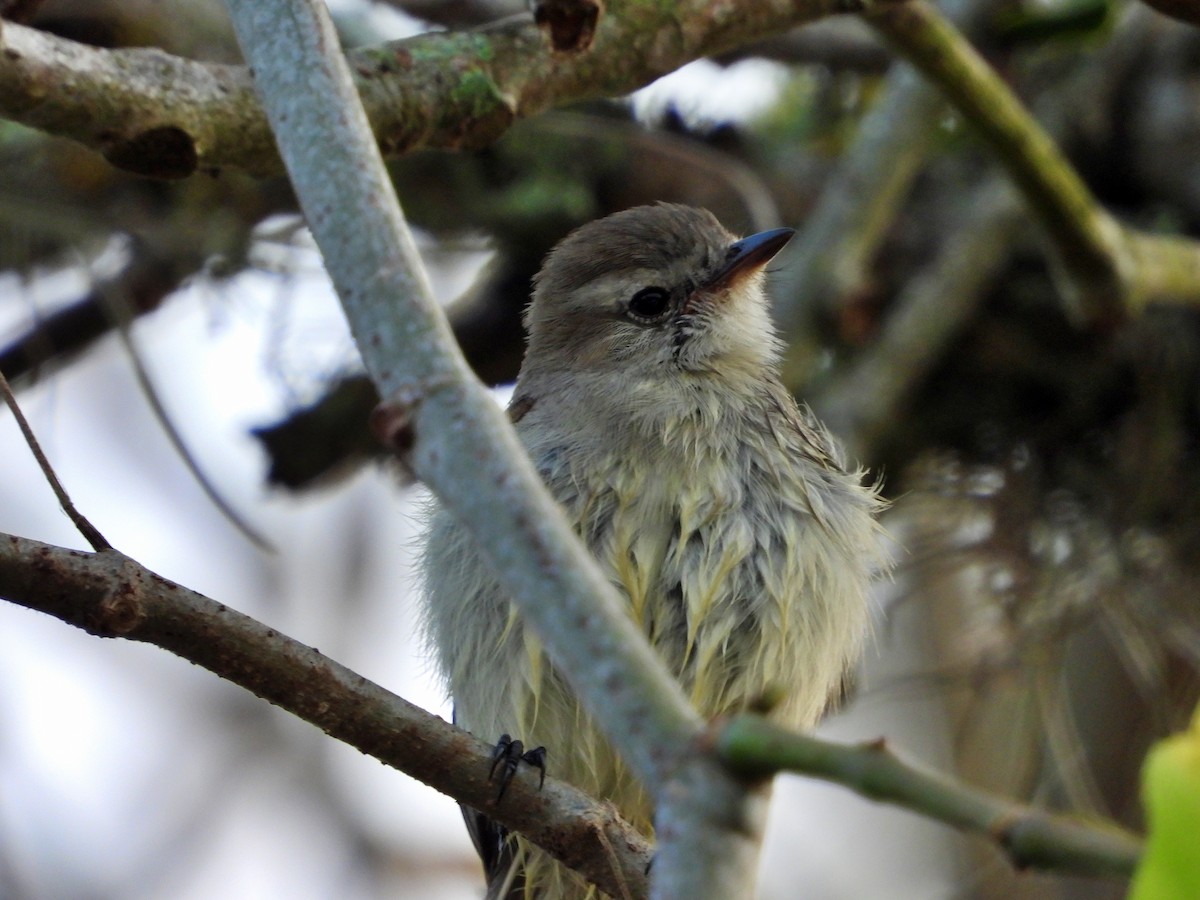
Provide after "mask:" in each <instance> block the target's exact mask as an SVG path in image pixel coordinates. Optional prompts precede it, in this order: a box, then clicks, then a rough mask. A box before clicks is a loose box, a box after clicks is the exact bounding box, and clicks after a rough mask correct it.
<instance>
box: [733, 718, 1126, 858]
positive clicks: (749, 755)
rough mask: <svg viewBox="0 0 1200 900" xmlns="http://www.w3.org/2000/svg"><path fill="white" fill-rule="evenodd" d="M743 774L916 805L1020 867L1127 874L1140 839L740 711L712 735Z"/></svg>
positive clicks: (882, 748) (883, 751)
mask: <svg viewBox="0 0 1200 900" xmlns="http://www.w3.org/2000/svg"><path fill="white" fill-rule="evenodd" d="M713 739H714V741H715V742H716V746H717V750H718V752H719V753H720V755H721V757H722V759H724V760H725V762H726V763H727V764H728V765H729V766H730V768H731V769H733V770H734V771H735V772H738V773H739V774H741V775H744V776H746V777H751V778H765V777H769V776H771V775H774V774H776V773H778V772H783V771H788V772H798V773H800V774H802V775H811V776H813V777H816V778H821V779H824V780H826V781H833V782H836V783H837V784H842V785H845V786H846V787H849V788H852V789H853V790H855V791H856V792H858V793H860V794H862V795H863V796H865V797H869V798H871V799H873V800H878V801H880V802H883V803H891V804H894V805H897V806H902V807H904V808H905V809H910V810H913V811H914V812H918V813H921V814H922V815H924V816H927V817H929V818H932V819H936V820H938V821H940V822H944V823H946V824H947V825H952V826H954V827H955V828H959V829H962V830H964V831H972V832H976V833H979V834H982V835H984V836H985V837H987V838H989V839H991V840H993V841H995V842H996V843H997V844H999V846H1000V847H1001V848H1002V849H1003V850H1004V851H1005V853H1007V854H1008V856H1009V858H1010V859H1011V860H1012V863H1013V865H1015V866H1017V867H1019V868H1037V869H1047V870H1052V871H1057V872H1063V873H1073V874H1082V875H1107V876H1118V877H1128V876H1130V875H1131V874H1132V873H1133V870H1134V868H1135V867H1136V865H1137V861H1138V858H1139V857H1140V855H1141V840H1140V839H1139V838H1138V837H1137V836H1136V835H1133V834H1131V833H1130V832H1128V831H1126V830H1125V829H1123V828H1121V827H1120V826H1119V825H1117V824H1116V823H1113V822H1105V821H1095V822H1085V821H1083V820H1081V819H1076V818H1072V817H1068V816H1063V815H1054V814H1052V813H1048V812H1045V811H1042V810H1038V809H1034V808H1032V807H1029V806H1024V805H1022V804H1020V803H1017V802H1015V801H1012V800H1008V799H1005V798H1003V797H998V796H995V795H994V794H989V793H988V792H986V791H982V790H979V789H977V788H973V787H970V786H968V785H964V784H961V783H958V782H955V781H954V780H952V779H950V778H948V777H947V776H945V775H942V774H939V773H937V772H932V771H929V770H926V769H920V768H917V767H916V766H914V765H911V764H909V763H905V762H903V761H902V760H900V759H899V758H898V757H897V756H896V755H895V754H894V753H892V751H891V750H889V749H888V748H887V746H886V745H885V744H884V742H883V741H874V742H872V743H868V744H860V745H857V746H847V745H843V744H834V743H830V742H828V741H822V740H819V739H817V738H813V737H808V736H806V735H799V734H793V733H791V732H788V731H785V730H784V729H782V728H779V727H777V726H775V725H771V724H770V723H768V722H766V721H765V720H763V719H760V718H757V717H752V716H740V717H738V718H736V719H733V720H732V721H730V722H728V723H726V724H725V725H724V726H723V727H720V728H719V729H718V730H717V731H716V733H715V735H714V737H713Z"/></svg>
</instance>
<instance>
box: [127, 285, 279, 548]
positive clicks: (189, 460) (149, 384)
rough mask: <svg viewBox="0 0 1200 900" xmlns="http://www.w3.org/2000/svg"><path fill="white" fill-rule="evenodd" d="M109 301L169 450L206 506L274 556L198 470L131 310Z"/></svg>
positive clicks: (264, 542)
mask: <svg viewBox="0 0 1200 900" xmlns="http://www.w3.org/2000/svg"><path fill="white" fill-rule="evenodd" d="M108 299H109V301H110V303H111V304H112V305H113V306H115V307H117V309H118V311H119V313H120V321H119V323H118V327H117V333H118V334H119V335H120V337H121V345H122V346H123V347H124V348H125V355H126V356H127V357H129V363H130V365H132V366H133V374H134V377H135V378H136V379H137V383H138V387H139V388H141V391H142V396H143V397H145V398H146V402H147V403H149V404H150V411H151V412H152V413H153V414H154V418H155V420H156V421H157V422H158V425H159V427H160V428H162V430H163V433H164V434H165V435H166V436H167V440H168V441H170V442H171V446H172V447H173V448H174V449H175V452H176V453H177V454H179V458H180V459H181V460H182V461H183V464H184V466H185V467H186V468H187V470H188V471H189V472H191V473H192V478H194V479H195V480H196V484H198V485H199V486H200V490H202V491H203V492H204V496H206V497H208V499H209V502H210V503H212V505H213V506H215V507H216V508H217V511H218V512H220V513H221V515H222V516H224V517H225V520H226V521H227V522H229V524H230V525H232V526H233V527H234V528H236V529H237V530H238V532H239V533H240V534H241V535H242V537H244V538H245V539H246V540H248V541H249V542H250V543H251V544H253V545H254V546H255V547H257V548H258V549H259V550H261V551H262V552H264V553H274V552H276V551H275V547H274V545H272V544H271V542H270V541H268V540H267V539H266V538H265V537H263V536H262V535H261V534H259V533H258V532H257V531H256V530H255V529H254V528H253V526H251V525H250V523H249V522H247V521H246V520H245V518H243V517H242V515H241V513H239V512H238V511H237V510H236V509H234V508H233V505H232V504H231V503H230V502H229V501H228V500H226V499H225V497H224V496H223V495H222V494H221V492H220V491H219V490H217V486H216V485H215V484H213V483H212V479H210V478H209V477H208V475H207V473H205V471H204V470H203V469H202V468H201V467H200V462H199V461H198V460H197V459H196V457H195V455H194V454H193V453H192V451H191V448H190V447H188V445H187V442H186V441H184V439H183V435H182V434H180V433H179V429H178V428H176V427H175V422H174V420H173V419H172V418H171V414H170V413H169V412H167V408H166V406H164V405H163V402H162V397H161V396H160V395H159V393H158V388H157V387H156V386H155V384H154V379H152V378H151V377H150V372H149V371H148V370H147V369H146V362H145V360H143V359H142V355H141V353H140V352H139V351H138V348H137V345H136V344H135V343H134V340H133V334H132V329H131V327H130V325H131V320H132V317H133V315H134V313H133V310H132V309H130V308H129V304H127V303H124V302H123V301H122V299H120V298H118V297H109V298H108Z"/></svg>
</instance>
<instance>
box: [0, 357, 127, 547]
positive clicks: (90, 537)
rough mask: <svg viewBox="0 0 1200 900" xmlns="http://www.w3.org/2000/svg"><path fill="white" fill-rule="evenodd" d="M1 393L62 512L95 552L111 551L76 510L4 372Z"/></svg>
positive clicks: (0, 381)
mask: <svg viewBox="0 0 1200 900" xmlns="http://www.w3.org/2000/svg"><path fill="white" fill-rule="evenodd" d="M0 392H3V393H4V402H5V403H7V404H8V408H9V409H11V410H12V414H13V417H14V418H15V419H16V420H17V426H18V427H19V428H20V429H21V434H22V435H24V436H25V443H26V444H28V445H29V449H30V451H31V452H32V453H33V458H34V459H36V460H37V463H38V466H40V467H41V470H42V474H43V475H45V476H46V481H48V482H49V483H50V489H51V490H53V491H54V496H55V497H57V498H58V505H59V506H61V507H62V511H63V512H65V513H66V514H67V518H68V519H70V520H71V522H72V524H73V525H74V526H75V527H76V528H77V529H79V533H80V534H82V535H83V537H84V539H85V540H86V541H87V542H88V544H89V545H91V548H92V549H93V550H95V551H96V552H99V551H101V550H111V549H112V544H110V543H109V542H108V540H107V539H106V538H105V537H104V535H102V534H101V533H100V530H99V529H98V528H97V527H96V526H95V525H93V524H92V523H91V522H89V521H88V520H87V517H86V516H84V514H83V513H81V512H80V511H79V510H78V509H76V508H75V504H74V503H72V502H71V498H70V497H69V496H68V495H67V491H66V489H65V488H64V487H63V486H62V482H61V481H59V480H58V476H57V475H55V474H54V467H53V466H51V465H50V460H48V459H47V458H46V454H45V453H43V452H42V445H41V444H39V443H38V439H37V437H35V436H34V433H33V429H32V428H30V427H29V421H28V420H27V419H26V418H25V414H24V413H23V412H21V406H20V404H18V403H17V398H16V397H15V396H14V395H13V392H12V388H11V387H10V386H9V383H8V379H7V378H5V377H4V373H3V372H0Z"/></svg>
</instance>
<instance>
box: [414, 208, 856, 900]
mask: <svg viewBox="0 0 1200 900" xmlns="http://www.w3.org/2000/svg"><path fill="white" fill-rule="evenodd" d="M788 236H790V232H787V231H784V230H780V231H777V232H767V233H764V234H762V235H755V236H752V237H750V238H747V239H745V240H744V241H741V242H738V241H736V240H735V238H734V237H733V236H732V235H730V234H729V233H728V232H727V231H726V230H725V229H724V228H723V227H721V225H720V224H719V223H718V222H717V221H716V219H715V218H713V216H712V215H711V214H709V213H707V212H704V211H702V210H697V209H692V208H689V207H684V206H673V205H666V204H662V205H658V206H650V207H639V208H636V209H631V210H627V211H625V212H621V213H617V214H616V215H613V216H609V217H608V218H606V219H602V220H600V221H597V222H593V223H591V224H589V225H585V226H584V227H582V228H580V229H579V230H577V231H575V232H574V233H573V234H571V235H570V236H568V237H567V238H566V239H565V240H564V241H563V242H562V243H560V244H559V245H558V246H557V247H556V248H555V249H554V250H553V251H552V252H551V253H550V255H549V256H548V257H547V259H546V262H545V265H544V267H543V269H542V271H541V273H540V274H539V275H538V278H537V282H536V287H535V290H534V295H533V300H532V302H531V304H530V306H529V309H528V311H527V313H526V326H527V329H528V332H529V345H528V349H527V352H526V356H525V361H524V364H523V366H522V368H521V373H520V376H519V378H518V380H517V386H516V392H515V394H514V397H513V401H512V405H511V407H510V412H511V414H512V416H513V418H514V420H515V421H516V427H517V432H518V434H519V435H520V437H521V439H522V441H523V442H524V445H525V447H526V449H527V450H528V452H529V454H530V456H531V458H532V459H533V460H534V462H535V464H536V465H537V468H538V470H539V472H540V473H541V475H542V477H543V478H544V479H545V481H546V484H547V485H548V486H549V488H550V491H551V493H552V494H553V495H554V496H555V497H556V498H557V500H558V501H559V502H560V503H561V504H562V505H563V507H564V508H565V510H566V512H567V516H568V518H569V519H570V521H571V522H573V523H574V525H575V528H576V530H577V532H578V533H579V534H580V535H581V536H582V538H583V540H584V541H585V543H586V544H587V546H588V547H589V548H590V550H591V551H592V553H593V554H594V555H595V557H596V558H597V560H598V561H599V563H600V565H601V567H602V569H603V570H604V571H605V572H606V573H607V574H608V576H609V578H610V580H611V581H612V583H613V584H614V585H615V586H616V587H617V588H618V590H619V591H620V592H621V593H622V594H623V595H624V596H625V598H626V600H627V602H628V608H629V614H630V616H632V618H633V619H634V621H635V622H637V623H638V624H639V625H640V626H641V627H642V629H643V630H644V631H645V633H646V635H647V637H648V638H649V640H650V642H651V643H652V644H653V646H654V647H655V648H656V650H657V651H658V652H659V654H660V655H661V656H662V658H663V660H664V661H665V663H666V664H667V666H668V668H669V669H670V670H671V671H672V672H673V673H674V674H675V675H676V676H677V677H678V678H679V680H680V682H681V683H682V685H683V688H684V690H685V691H686V692H687V694H688V696H689V697H690V698H691V699H692V701H693V703H694V704H695V705H696V707H697V708H698V709H699V710H700V711H701V712H702V713H703V714H705V715H709V716H711V715H715V714H718V713H724V712H731V711H735V710H739V709H742V708H744V707H745V706H747V705H748V704H751V703H754V702H755V701H756V700H758V699H760V698H761V697H762V696H763V695H764V693H766V692H778V693H780V694H781V695H782V700H781V702H780V703H779V704H778V705H777V706H776V708H775V709H774V712H773V716H774V717H775V718H776V719H777V720H778V721H780V722H782V723H785V724H787V725H791V726H794V727H808V726H811V725H812V724H814V723H815V722H816V721H817V720H818V718H819V717H820V715H821V713H822V712H823V710H824V709H825V708H826V706H827V704H828V702H829V700H830V698H831V696H832V695H833V694H834V693H835V692H836V691H837V689H838V687H839V685H840V683H841V680H842V677H843V676H844V674H845V673H846V671H847V668H848V667H849V666H850V665H851V664H852V663H853V662H854V660H855V659H856V657H857V654H858V651H859V648H860V645H861V641H862V638H863V634H864V632H865V629H866V613H867V599H866V594H867V585H868V580H869V577H870V573H871V570H872V568H873V566H874V563H875V560H876V554H877V533H876V525H875V519H874V514H875V512H876V511H877V508H878V505H879V504H878V499H877V497H876V494H875V492H874V490H873V489H872V488H870V487H866V486H864V485H863V483H862V478H861V473H859V472H856V471H854V472H848V471H847V470H846V469H845V468H844V466H843V464H842V461H841V457H840V454H839V452H838V451H837V449H836V448H835V446H834V444H833V442H832V441H831V439H830V438H829V436H828V434H827V433H826V432H825V430H824V429H823V428H822V427H821V426H820V425H819V424H818V423H816V422H815V421H814V420H813V419H812V417H811V416H810V415H809V414H808V413H807V412H806V411H805V410H803V409H801V408H800V407H799V406H797V404H796V402H795V400H794V399H793V398H792V396H791V395H790V394H789V393H788V391H787V390H786V389H785V388H784V387H783V385H782V384H781V383H780V381H779V377H778V358H779V345H778V342H777V340H776V338H775V336H774V331H773V329H772V326H771V323H770V319H769V314H768V309H767V301H766V297H765V295H764V293H763V290H762V268H763V266H764V265H765V264H766V262H767V261H768V260H769V259H770V258H771V257H772V256H773V255H774V254H775V253H776V252H777V251H778V250H779V248H780V247H782V246H783V244H784V243H786V241H787V238H788ZM424 577H425V586H426V594H427V628H428V634H429V638H430V641H431V644H432V647H433V649H434V652H435V654H436V657H437V661H438V663H439V665H440V668H441V670H442V672H443V673H444V675H445V677H446V680H447V683H448V685H449V688H450V692H451V694H452V696H453V698H454V704H455V711H456V718H457V721H458V723H459V724H460V725H462V726H463V727H465V728H466V729H468V730H469V731H472V732H474V733H475V734H476V735H478V736H480V737H483V738H485V739H489V740H494V739H496V738H497V737H499V735H501V734H502V733H509V734H512V735H514V736H518V737H520V738H521V739H522V740H524V741H525V743H526V745H528V746H534V745H537V744H544V745H545V746H546V747H548V748H549V749H550V757H549V761H550V768H551V771H552V772H553V774H555V775H556V776H558V777H561V778H564V779H566V780H568V781H570V782H572V783H574V784H576V785H578V786H579V787H581V788H583V789H584V790H586V791H588V792H589V793H591V794H593V795H594V796H596V797H598V798H601V799H607V800H610V801H612V802H613V803H614V804H616V806H617V807H618V808H619V809H620V810H621V812H622V814H623V815H624V816H625V817H626V818H628V819H629V820H630V821H632V822H633V823H634V824H635V825H638V826H639V827H641V828H644V829H647V830H649V829H650V828H651V825H652V818H653V808H652V805H651V803H650V799H649V797H648V795H647V794H646V792H645V791H644V790H643V789H642V788H641V787H640V786H639V785H638V784H637V783H636V782H635V780H634V779H633V777H632V776H631V774H630V773H629V771H628V770H627V769H626V767H625V765H624V764H623V762H622V761H621V759H620V757H619V756H618V754H617V753H615V752H614V751H613V748H612V747H611V746H610V745H609V744H608V742H607V741H606V740H605V739H604V737H603V736H602V735H601V734H600V733H599V732H598V731H597V730H596V728H595V726H594V725H593V723H592V722H591V720H590V718H589V717H588V715H587V713H586V712H584V711H583V709H582V708H581V707H580V706H579V704H578V703H577V701H576V699H575V697H574V695H573V694H572V692H571V690H570V688H569V687H568V685H567V682H566V681H565V680H564V679H563V678H562V677H561V676H560V675H559V673H557V672H556V671H555V670H554V669H553V667H552V666H551V665H550V663H549V662H548V661H547V659H546V657H545V655H544V653H543V651H542V648H541V644H540V643H539V641H538V639H537V637H536V635H534V634H533V633H532V632H531V631H530V630H529V629H527V628H525V626H524V625H523V623H522V621H521V619H520V617H519V616H518V614H517V613H516V611H515V609H514V607H513V606H512V604H511V603H510V602H509V600H508V598H507V597H506V596H505V595H504V593H503V592H502V591H501V590H500V588H499V587H498V586H497V584H496V582H495V580H494V579H493V578H492V576H491V574H490V573H489V572H488V571H487V568H486V566H485V565H484V563H483V562H482V561H481V560H480V558H479V556H478V554H477V552H476V550H475V548H474V546H473V545H472V542H471V539H470V538H469V537H468V536H467V534H466V532H465V531H463V530H461V529H460V528H459V527H458V526H457V525H456V523H455V522H454V521H453V519H451V517H450V516H449V514H448V513H446V512H445V511H443V510H441V509H435V510H434V511H433V513H432V519H431V522H430V527H429V533H428V539H427V544H426V549H425V557H424ZM474 824H475V825H476V826H477V829H476V830H477V846H479V843H478V838H479V835H480V834H482V840H483V844H484V846H481V847H480V849H481V853H482V854H483V855H484V858H485V863H489V864H490V871H489V872H488V878H489V885H490V888H489V895H488V896H489V897H504V896H521V897H526V898H539V900H569V898H581V897H587V896H590V895H593V894H592V891H593V889H590V888H588V887H587V885H586V884H585V883H584V882H583V881H582V880H580V879H579V878H578V876H575V875H574V874H573V873H571V872H569V871H568V870H566V869H564V868H563V867H561V866H559V865H558V864H557V863H555V862H553V861H552V860H550V859H549V858H548V857H546V856H545V855H543V854H542V853H541V852H540V851H538V850H537V849H536V848H533V847H531V846H528V845H526V844H525V843H524V842H523V841H513V840H512V839H507V840H506V842H505V843H503V844H498V843H495V842H494V841H495V840H499V839H500V838H501V837H502V836H501V835H499V833H497V832H494V831H487V823H486V822H485V821H476V822H475V823H474ZM480 828H482V829H483V831H482V832H479V829H480Z"/></svg>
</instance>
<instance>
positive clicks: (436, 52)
mask: <svg viewBox="0 0 1200 900" xmlns="http://www.w3.org/2000/svg"><path fill="white" fill-rule="evenodd" d="M878 2H888V0H795V2H793V3H787V4H778V3H765V2H759V3H742V4H738V6H737V8H736V9H734V8H731V7H729V5H728V4H726V3H723V2H715V0H691V2H687V3H678V4H662V3H652V2H640V3H625V4H621V5H619V6H618V7H617V8H615V9H613V10H610V11H609V12H608V14H606V15H605V16H603V17H602V19H601V21H600V23H599V25H598V27H597V29H596V32H595V38H594V41H593V42H592V44H591V46H590V47H589V48H588V49H587V50H585V51H582V52H573V53H561V52H553V51H552V49H551V47H550V45H549V41H548V40H547V38H546V37H545V35H544V34H543V33H542V32H541V30H539V28H538V26H537V25H536V24H535V23H534V22H532V21H530V20H525V21H519V22H506V23H503V24H501V25H499V26H497V27H495V28H490V29H484V30H479V31H455V32H437V33H431V34H424V35H420V36H418V37H414V38H409V39H407V40H402V41H396V42H393V43H388V44H385V45H382V46H379V47H371V48H367V49H362V50H355V51H352V52H351V53H350V54H349V55H348V57H347V61H348V63H349V65H350V69H351V71H352V72H353V73H354V80H355V86H356V87H357V89H358V93H359V96H361V98H362V102H363V104H364V106H365V107H366V109H367V113H368V117H369V119H370V121H371V126H372V129H373V130H374V133H375V137H376V140H377V141H378V143H379V146H380V147H381V149H382V150H383V152H384V154H385V155H388V156H396V155H400V154H403V153H407V152H411V151H413V150H418V149H423V148H442V149H463V148H473V147H482V146H486V145H487V144H490V143H491V142H492V141H494V140H496V138H498V137H499V136H500V135H501V134H503V133H504V131H505V130H506V129H507V128H508V127H509V126H510V125H511V124H512V123H513V122H514V121H516V120H517V119H519V118H526V117H528V116H532V115H536V114H537V113H540V112H543V111H544V110H547V109H549V108H551V107H553V106H558V105H562V104H564V103H568V102H571V101H575V100H583V99H587V98H591V97H606V96H614V95H618V94H626V93H629V92H630V91H633V90H636V89H637V88H639V87H642V86H643V85H646V84H649V83H650V82H651V81H653V80H654V79H656V78H658V77H660V76H662V75H665V74H667V73H668V72H671V71H674V70H675V69H677V68H679V67H680V66H682V65H684V64H685V63H688V62H690V61H692V60H694V59H698V58H700V57H703V56H709V55H712V54H717V53H722V52H725V51H728V50H731V49H733V48H735V47H737V46H739V45H742V44H745V43H747V42H749V41H752V40H755V39H758V38H764V37H768V36H771V35H774V34H778V33H779V32H780V31H781V30H785V29H788V28H791V27H794V26H796V25H801V24H803V23H805V22H810V21H814V20H816V19H820V18H823V17H826V16H830V15H833V14H835V13H847V12H864V11H866V10H867V9H869V8H871V7H873V6H874V5H876V3H878ZM0 115H3V116H5V117H6V118H10V119H12V120H14V121H17V122H21V123H23V124H25V125H29V126H31V127H33V128H38V129H41V130H42V131H46V132H49V133H50V134H55V135H60V136H62V137H69V138H71V139H73V140H76V141H79V142H80V143H82V144H85V145H87V146H89V147H92V148H93V149H96V150H98V151H100V152H101V153H103V154H104V156H105V158H107V159H108V160H109V161H110V162H111V163H112V164H113V165H115V166H118V167H119V168H123V169H127V170H129V171H132V172H136V173H139V174H143V175H151V176H155V177H160V178H182V177H186V176H187V175H190V174H192V173H193V172H195V171H197V170H200V171H212V170H217V169H221V168H223V167H226V166H234V167H237V168H241V169H244V170H246V171H248V172H251V173H254V174H272V173H277V172H278V171H279V170H280V159H279V154H278V151H277V149H276V147H275V141H274V138H273V137H272V135H271V129H270V127H269V126H268V124H267V119H266V116H265V115H264V113H263V109H262V106H261V105H260V103H259V101H258V98H257V96H256V95H255V92H254V84H253V79H252V76H251V73H250V71H249V69H247V68H246V67H244V66H229V65H213V64H208V63H202V62H196V61H193V60H187V59H182V58H180V57H177V56H172V55H170V54H167V53H164V52H163V51H161V50H156V49H122V50H103V49H97V48H94V47H87V46H84V45H82V44H78V43H76V42H74V41H69V40H66V39H64V38H58V37H55V36H53V35H50V34H46V33H44V32H40V31H37V30H35V29H32V28H28V27H25V26H22V25H16V24H13V23H7V22H6V23H4V24H3V26H2V27H0Z"/></svg>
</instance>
